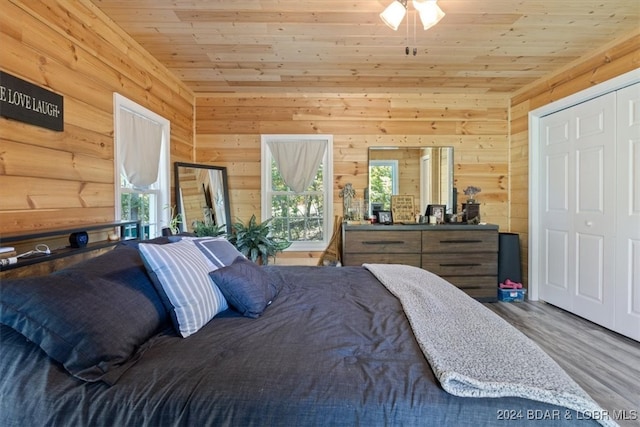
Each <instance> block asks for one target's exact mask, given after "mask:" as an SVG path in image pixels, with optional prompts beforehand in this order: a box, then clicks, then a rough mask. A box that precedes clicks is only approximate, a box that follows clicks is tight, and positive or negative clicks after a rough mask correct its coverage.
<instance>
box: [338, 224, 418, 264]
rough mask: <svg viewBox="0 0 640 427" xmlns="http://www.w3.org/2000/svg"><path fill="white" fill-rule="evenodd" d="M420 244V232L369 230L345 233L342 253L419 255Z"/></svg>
mask: <svg viewBox="0 0 640 427" xmlns="http://www.w3.org/2000/svg"><path fill="white" fill-rule="evenodd" d="M380 227H382V226H380ZM421 244H422V241H421V238H420V231H413V232H411V231H377V230H375V231H374V230H371V229H369V230H367V231H349V232H347V233H346V237H345V241H344V243H343V245H344V248H343V251H344V252H345V253H346V254H353V253H393V254H398V253H411V252H413V253H416V254H419V253H420V248H421ZM418 266H419V264H418Z"/></svg>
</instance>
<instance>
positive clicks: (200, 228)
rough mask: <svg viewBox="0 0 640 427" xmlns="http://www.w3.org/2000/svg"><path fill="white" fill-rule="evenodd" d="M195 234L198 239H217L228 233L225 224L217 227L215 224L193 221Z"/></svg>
mask: <svg viewBox="0 0 640 427" xmlns="http://www.w3.org/2000/svg"><path fill="white" fill-rule="evenodd" d="M192 225H193V234H195V235H196V236H198V237H217V236H222V235H224V234H225V233H226V232H227V226H226V225H225V224H221V225H216V224H214V223H210V224H207V223H206V222H204V221H193V224H192Z"/></svg>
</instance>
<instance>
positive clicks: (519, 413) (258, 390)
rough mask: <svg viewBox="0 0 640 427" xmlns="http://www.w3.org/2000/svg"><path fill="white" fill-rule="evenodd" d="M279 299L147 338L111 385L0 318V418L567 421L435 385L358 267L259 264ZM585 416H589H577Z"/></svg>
mask: <svg viewBox="0 0 640 427" xmlns="http://www.w3.org/2000/svg"><path fill="white" fill-rule="evenodd" d="M265 268H266V269H268V271H269V274H270V275H271V276H272V277H273V278H274V279H275V280H277V281H278V282H279V284H280V293H279V295H278V297H277V298H276V299H275V300H274V302H273V303H272V305H271V306H269V307H268V308H267V310H266V311H265V312H264V314H263V316H262V317H260V318H258V319H250V318H246V317H240V316H239V315H237V314H234V313H233V312H231V311H227V312H225V313H223V314H221V315H218V316H217V317H216V318H214V319H213V320H212V321H211V322H210V323H209V324H208V325H206V326H205V327H204V328H203V329H202V330H200V331H199V332H197V333H196V334H195V335H193V336H190V337H189V338H186V339H183V338H180V337H178V336H177V335H176V334H175V333H174V332H172V331H167V332H165V333H163V334H160V335H158V336H156V337H154V338H152V340H153V342H152V345H151V346H150V347H149V348H148V349H147V350H146V352H145V353H144V354H143V356H142V357H141V359H140V360H139V361H138V362H137V363H136V364H135V365H134V366H133V367H131V368H130V369H129V370H127V371H126V372H125V373H124V374H123V375H122V377H121V378H120V379H119V380H118V382H117V383H116V384H115V385H113V386H108V385H106V384H104V383H101V382H97V383H86V382H82V381H80V380H77V379H75V378H73V377H71V376H69V375H68V374H67V372H66V371H65V370H64V369H63V368H62V367H61V366H60V365H59V364H57V363H56V362H52V361H51V360H50V359H49V358H48V357H47V356H46V355H45V354H44V353H43V352H42V351H41V350H40V348H39V347H37V346H35V345H33V344H32V343H30V342H28V341H27V340H26V339H25V338H24V337H22V335H20V334H18V333H17V332H15V331H13V330H12V329H10V328H8V327H6V326H2V329H1V335H0V340H1V341H0V344H1V350H0V351H1V361H0V425H1V426H3V427H8V426H20V427H24V426H223V425H233V426H318V425H322V426H358V425H361V426H383V425H388V426H389V425H391V426H400V425H402V426H414V425H434V426H445V425H450V426H474V427H477V426H487V425H502V426H503V425H505V424H507V423H509V422H513V424H514V425H523V424H526V423H532V424H534V425H537V426H540V425H543V424H541V423H540V421H541V420H545V421H546V424H544V425H565V424H566V425H574V424H575V422H576V413H575V412H573V411H569V410H566V409H564V408H560V407H557V406H553V405H549V404H544V403H539V402H534V401H530V400H526V399H521V398H465V397H456V396H453V395H450V394H448V393H447V392H445V391H444V390H443V389H442V388H441V387H440V385H439V384H438V382H437V380H436V379H435V378H434V375H433V372H432V370H431V368H430V367H429V364H428V363H427V361H426V360H425V357H424V355H423V354H422V352H421V350H420V348H419V346H418V344H417V343H416V340H415V338H414V336H413V335H412V332H411V328H410V327H409V324H408V322H407V319H406V316H405V314H404V313H403V311H402V308H401V305H400V303H399V302H398V300H397V299H396V298H395V297H394V296H392V295H391V294H390V293H389V292H388V291H387V290H386V289H385V288H384V287H383V286H382V285H381V284H380V283H379V282H378V281H377V280H376V279H375V278H374V277H373V276H372V275H371V274H370V273H369V272H368V271H366V270H365V269H364V268H360V267H345V268H339V269H337V268H327V267H284V266H269V267H265ZM586 422H590V421H586Z"/></svg>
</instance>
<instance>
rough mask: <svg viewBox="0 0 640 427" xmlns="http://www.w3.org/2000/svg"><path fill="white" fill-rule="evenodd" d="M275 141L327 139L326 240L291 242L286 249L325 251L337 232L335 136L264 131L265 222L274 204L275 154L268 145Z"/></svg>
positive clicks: (324, 206) (325, 171)
mask: <svg viewBox="0 0 640 427" xmlns="http://www.w3.org/2000/svg"><path fill="white" fill-rule="evenodd" d="M272 140H278V141H287V140H292V141H294V140H295V141H317V140H324V141H327V150H326V151H325V153H324V156H323V158H322V163H321V165H322V167H323V175H322V176H323V182H322V185H323V193H324V194H323V197H324V203H323V212H322V215H323V224H324V228H325V229H324V232H323V240H322V241H317V242H308V241H307V242H291V246H289V248H287V249H285V251H324V250H325V249H326V247H327V245H328V244H329V241H330V240H331V236H332V234H333V135H324V134H318V135H316V134H263V135H261V136H260V150H261V168H260V169H261V173H260V178H261V190H260V201H261V206H262V209H261V217H262V220H263V221H266V220H268V219H269V218H271V217H272V216H271V207H272V201H273V194H272V192H271V187H272V176H271V162H272V161H273V156H272V155H271V151H270V150H269V147H268V145H267V144H268V142H269V141H272Z"/></svg>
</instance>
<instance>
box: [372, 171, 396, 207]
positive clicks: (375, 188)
mask: <svg viewBox="0 0 640 427" xmlns="http://www.w3.org/2000/svg"><path fill="white" fill-rule="evenodd" d="M392 194H398V161H397V160H370V161H369V202H370V203H371V205H372V206H373V204H374V203H377V204H380V205H381V206H382V209H383V210H391V195H392Z"/></svg>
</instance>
